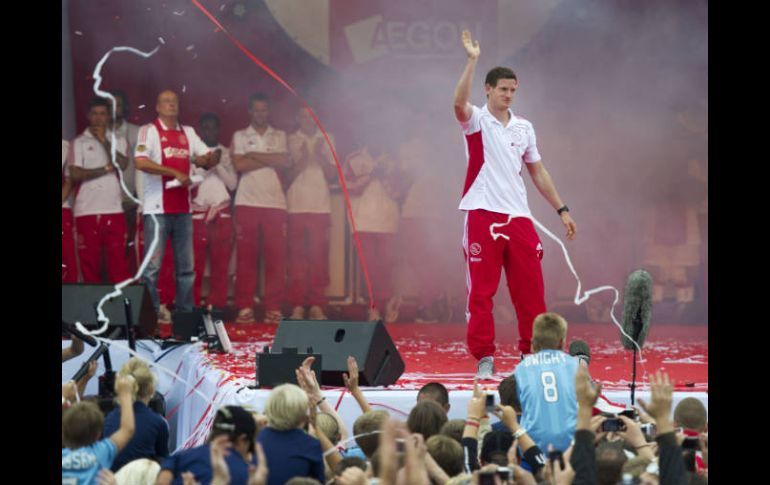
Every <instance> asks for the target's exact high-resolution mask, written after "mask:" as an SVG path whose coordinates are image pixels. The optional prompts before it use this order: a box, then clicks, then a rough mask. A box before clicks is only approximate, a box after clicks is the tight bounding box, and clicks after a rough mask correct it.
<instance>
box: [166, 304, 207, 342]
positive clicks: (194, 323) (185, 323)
mask: <svg viewBox="0 0 770 485" xmlns="http://www.w3.org/2000/svg"><path fill="white" fill-rule="evenodd" d="M171 332H172V333H173V335H174V337H175V338H178V339H180V340H185V341H187V342H190V341H191V340H192V338H193V337H195V338H196V339H198V338H200V337H201V334H204V335H205V333H206V331H205V329H204V324H203V309H201V308H193V309H192V310H190V311H189V312H188V311H182V310H175V311H174V313H172V314H171Z"/></svg>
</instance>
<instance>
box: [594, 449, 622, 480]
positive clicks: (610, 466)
mask: <svg viewBox="0 0 770 485" xmlns="http://www.w3.org/2000/svg"><path fill="white" fill-rule="evenodd" d="M627 459H628V458H626V454H625V453H624V452H623V448H622V447H621V446H618V445H616V444H614V443H610V442H606V441H605V442H602V443H599V446H597V447H596V483H597V484H598V485H605V484H606V485H615V484H616V483H618V482H619V481H620V479H621V478H622V476H623V465H625V464H626V460H627Z"/></svg>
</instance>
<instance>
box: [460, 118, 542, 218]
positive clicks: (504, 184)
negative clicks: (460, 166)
mask: <svg viewBox="0 0 770 485" xmlns="http://www.w3.org/2000/svg"><path fill="white" fill-rule="evenodd" d="M508 112H509V114H510V119H509V120H508V125H507V126H503V125H502V124H501V123H500V122H499V121H497V119H496V118H495V117H494V116H492V114H491V113H490V112H489V109H488V108H487V105H484V107H483V108H478V107H476V106H473V113H472V114H471V118H470V119H469V120H468V121H466V122H464V123H460V126H461V127H462V130H463V133H464V134H465V149H466V156H467V157H468V175H467V177H466V182H465V187H464V190H463V198H462V200H461V201H460V209H461V210H473V209H485V210H488V211H492V212H498V213H501V214H508V215H512V216H514V217H529V218H531V217H532V214H531V213H530V210H529V205H528V204H527V189H526V187H525V186H524V179H523V178H522V176H521V172H522V169H523V167H524V165H523V164H524V163H537V162H539V161H540V159H541V158H540V153H538V151H537V140H536V138H535V130H534V128H532V123H530V122H529V121H527V120H525V119H524V118H520V117H518V116H515V115H514V114H513V111H511V110H510V109H509V110H508Z"/></svg>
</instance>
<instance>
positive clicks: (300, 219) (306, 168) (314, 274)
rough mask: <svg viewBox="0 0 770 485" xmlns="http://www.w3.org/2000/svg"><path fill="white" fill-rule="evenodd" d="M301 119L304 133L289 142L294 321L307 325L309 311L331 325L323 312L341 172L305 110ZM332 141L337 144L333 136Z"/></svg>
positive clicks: (300, 131) (299, 115) (290, 294)
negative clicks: (332, 187)
mask: <svg viewBox="0 0 770 485" xmlns="http://www.w3.org/2000/svg"><path fill="white" fill-rule="evenodd" d="M297 119H298V120H299V129H298V130H297V131H296V132H294V133H292V134H291V135H289V139H288V142H289V155H290V157H291V166H290V167H289V170H288V176H287V178H288V181H289V190H288V191H287V192H286V201H287V205H288V212H289V262H288V270H289V271H288V273H289V281H288V300H289V303H290V304H291V306H292V313H291V316H290V317H289V318H291V319H292V320H304V318H305V306H306V305H308V306H309V307H310V309H309V311H308V315H307V316H308V318H309V319H310V320H326V319H327V318H326V314H324V311H323V307H325V306H326V304H327V299H326V293H325V292H326V287H327V286H329V228H330V227H331V194H330V193H329V182H331V181H332V180H335V179H336V178H337V171H336V170H335V168H334V158H333V156H332V152H331V150H329V147H328V145H327V144H326V140H325V138H324V136H323V133H321V130H319V129H318V128H317V127H316V125H315V123H313V118H311V117H310V114H309V113H308V112H307V111H306V110H305V108H299V112H298V113H297ZM329 139H330V140H331V142H332V143H334V138H332V135H329Z"/></svg>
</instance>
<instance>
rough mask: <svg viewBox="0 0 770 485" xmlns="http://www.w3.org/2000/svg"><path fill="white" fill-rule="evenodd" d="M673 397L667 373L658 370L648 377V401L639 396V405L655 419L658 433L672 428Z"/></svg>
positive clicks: (666, 431) (663, 432)
mask: <svg viewBox="0 0 770 485" xmlns="http://www.w3.org/2000/svg"><path fill="white" fill-rule="evenodd" d="M673 399H674V386H672V385H671V382H670V381H669V378H668V374H667V373H665V372H661V371H660V370H659V371H658V372H656V373H655V374H654V375H652V376H651V377H650V402H649V404H648V403H647V402H645V401H644V400H643V399H642V398H639V400H638V401H639V405H640V406H641V407H642V409H644V411H645V412H646V413H647V414H649V415H650V417H652V418H653V419H654V420H655V425H656V427H657V432H658V434H665V433H668V432H671V431H673V430H674V424H673V421H672V420H671V404H672V402H673Z"/></svg>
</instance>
